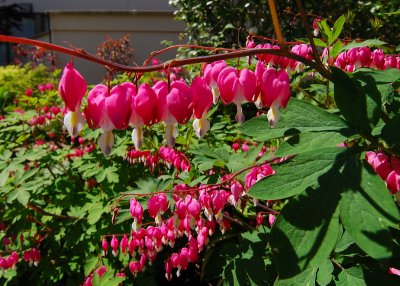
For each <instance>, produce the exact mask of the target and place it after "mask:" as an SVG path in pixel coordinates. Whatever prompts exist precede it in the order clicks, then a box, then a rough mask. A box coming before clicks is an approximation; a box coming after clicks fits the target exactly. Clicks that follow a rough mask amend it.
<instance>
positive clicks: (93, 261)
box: [83, 255, 99, 276]
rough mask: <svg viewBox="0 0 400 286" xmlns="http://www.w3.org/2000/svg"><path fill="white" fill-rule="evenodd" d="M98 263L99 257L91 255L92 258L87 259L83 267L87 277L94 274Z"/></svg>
mask: <svg viewBox="0 0 400 286" xmlns="http://www.w3.org/2000/svg"><path fill="white" fill-rule="evenodd" d="M98 262H99V257H97V256H94V255H91V256H90V257H88V258H86V260H85V265H84V266H83V270H84V273H85V276H88V275H89V274H90V272H92V271H93V270H94V269H95V268H96V265H97V263H98Z"/></svg>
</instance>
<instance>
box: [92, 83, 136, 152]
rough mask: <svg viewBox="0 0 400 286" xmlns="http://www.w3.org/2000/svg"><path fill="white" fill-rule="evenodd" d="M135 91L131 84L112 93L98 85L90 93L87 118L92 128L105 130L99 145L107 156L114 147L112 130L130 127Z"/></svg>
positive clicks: (116, 87)
mask: <svg viewBox="0 0 400 286" xmlns="http://www.w3.org/2000/svg"><path fill="white" fill-rule="evenodd" d="M134 90H135V87H134V85H133V84H131V83H122V84H120V85H117V86H115V87H114V88H113V89H111V91H110V92H109V91H108V87H107V86H105V85H103V84H98V85H96V86H95V87H94V88H93V89H92V90H91V91H90V92H89V96H88V106H87V108H86V109H85V116H86V119H87V121H88V124H89V127H90V128H92V129H95V128H101V129H103V134H102V135H101V136H100V139H99V145H100V149H101V151H102V152H103V154H104V155H105V156H108V155H109V154H110V153H111V149H112V146H113V145H114V135H113V133H112V130H113V129H126V128H127V127H128V123H129V117H130V113H131V109H130V106H131V98H132V93H133V92H134Z"/></svg>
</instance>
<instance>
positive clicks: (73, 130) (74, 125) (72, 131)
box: [64, 110, 86, 137]
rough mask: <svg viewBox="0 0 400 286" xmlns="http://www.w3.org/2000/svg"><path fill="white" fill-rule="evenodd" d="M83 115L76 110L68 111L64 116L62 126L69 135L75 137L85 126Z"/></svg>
mask: <svg viewBox="0 0 400 286" xmlns="http://www.w3.org/2000/svg"><path fill="white" fill-rule="evenodd" d="M85 123H86V120H85V117H83V115H82V114H81V113H80V112H79V110H78V111H68V113H67V114H66V115H65V116H64V126H65V128H67V130H68V133H69V135H70V136H71V137H77V136H78V135H79V133H80V132H81V130H82V129H83V127H84V126H85Z"/></svg>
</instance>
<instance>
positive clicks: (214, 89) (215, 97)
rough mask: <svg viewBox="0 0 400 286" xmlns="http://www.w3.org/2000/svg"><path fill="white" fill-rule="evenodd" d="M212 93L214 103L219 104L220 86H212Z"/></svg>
mask: <svg viewBox="0 0 400 286" xmlns="http://www.w3.org/2000/svg"><path fill="white" fill-rule="evenodd" d="M211 93H212V95H213V104H214V105H215V104H217V103H218V98H219V89H218V86H215V87H212V88H211Z"/></svg>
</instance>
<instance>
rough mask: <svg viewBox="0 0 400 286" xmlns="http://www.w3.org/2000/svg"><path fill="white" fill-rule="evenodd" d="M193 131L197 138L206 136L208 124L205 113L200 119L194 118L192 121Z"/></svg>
mask: <svg viewBox="0 0 400 286" xmlns="http://www.w3.org/2000/svg"><path fill="white" fill-rule="evenodd" d="M193 129H194V131H195V133H196V135H197V137H199V138H203V137H204V135H206V133H207V132H208V130H210V122H209V121H208V120H207V118H206V113H204V114H203V116H202V117H201V118H200V119H198V118H196V119H195V120H193Z"/></svg>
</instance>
